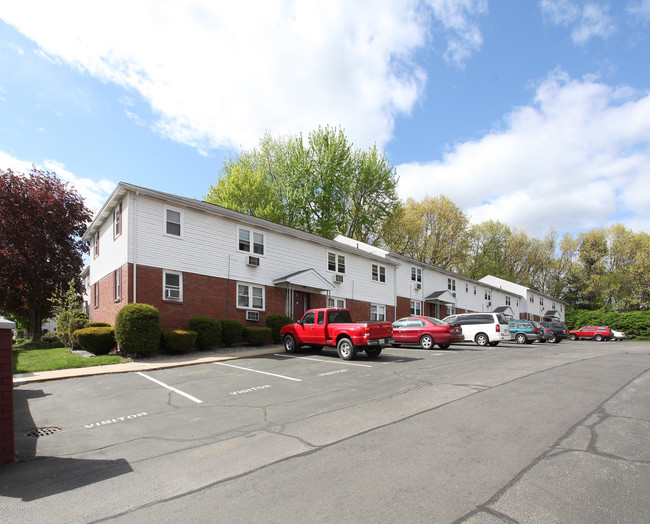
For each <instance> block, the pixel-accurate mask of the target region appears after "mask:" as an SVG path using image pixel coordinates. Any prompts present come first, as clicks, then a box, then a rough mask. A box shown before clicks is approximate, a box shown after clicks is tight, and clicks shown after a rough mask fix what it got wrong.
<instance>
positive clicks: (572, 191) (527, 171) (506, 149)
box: [397, 71, 650, 236]
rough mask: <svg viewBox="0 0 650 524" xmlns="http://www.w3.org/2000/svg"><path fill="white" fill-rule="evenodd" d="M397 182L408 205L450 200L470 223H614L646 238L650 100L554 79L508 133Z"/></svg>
mask: <svg viewBox="0 0 650 524" xmlns="http://www.w3.org/2000/svg"><path fill="white" fill-rule="evenodd" d="M397 174H398V175H399V177H400V184H399V190H400V195H401V196H402V198H406V197H413V198H415V199H420V198H421V197H422V196H423V195H424V194H425V193H428V194H429V195H436V194H441V193H442V194H445V195H447V196H448V197H449V198H451V199H452V200H453V201H454V202H456V204H458V205H459V206H461V207H462V208H463V209H464V210H465V211H466V212H467V213H469V214H470V215H471V217H472V222H474V223H477V222H481V221H483V220H487V219H495V220H501V221H502V222H506V223H508V224H510V225H512V226H516V227H519V228H522V229H525V230H526V231H528V232H529V234H532V235H534V236H543V235H544V234H546V232H548V230H549V228H550V227H554V228H555V229H556V230H560V231H571V230H576V229H589V228H593V227H600V226H604V225H607V224H609V223H613V222H621V223H624V224H626V225H628V227H631V228H634V229H637V230H639V229H643V230H646V231H648V230H650V94H649V93H647V92H646V93H638V92H635V91H634V90H632V89H631V88H628V87H612V86H608V85H606V84H602V83H598V82H597V81H596V80H594V79H589V80H582V81H579V80H574V79H571V78H569V77H568V76H567V75H566V74H565V73H563V72H561V71H554V72H553V73H551V74H550V75H549V76H548V78H547V79H546V80H545V81H544V82H542V83H541V84H540V85H539V86H538V88H537V91H536V94H535V98H534V101H533V102H532V103H531V104H530V105H528V106H524V107H518V108H516V109H514V110H513V111H512V112H511V113H510V114H508V115H506V116H505V117H504V119H503V128H502V129H496V130H493V131H492V132H490V133H489V134H487V135H485V136H484V137H483V138H481V139H480V140H476V141H470V142H464V143H460V144H457V145H456V146H455V147H453V149H452V150H450V151H449V152H447V153H446V154H445V155H444V158H443V160H442V161H436V162H431V163H426V164H403V165H400V166H397ZM621 209H624V210H626V211H625V214H623V215H621V214H619V210H621Z"/></svg>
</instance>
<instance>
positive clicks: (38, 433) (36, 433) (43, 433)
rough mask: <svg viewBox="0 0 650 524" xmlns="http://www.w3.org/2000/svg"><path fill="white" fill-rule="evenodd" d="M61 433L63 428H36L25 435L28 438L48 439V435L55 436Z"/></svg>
mask: <svg viewBox="0 0 650 524" xmlns="http://www.w3.org/2000/svg"><path fill="white" fill-rule="evenodd" d="M59 431H61V428H54V427H50V428H34V429H31V430H29V431H26V432H25V433H23V435H25V436H26V437H36V438H38V437H47V436H48V435H54V434H55V433H58V432H59Z"/></svg>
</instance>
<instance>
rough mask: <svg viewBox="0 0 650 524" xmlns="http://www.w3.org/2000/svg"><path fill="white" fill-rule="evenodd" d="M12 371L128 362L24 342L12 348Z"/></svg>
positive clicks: (29, 371) (108, 356) (116, 356)
mask: <svg viewBox="0 0 650 524" xmlns="http://www.w3.org/2000/svg"><path fill="white" fill-rule="evenodd" d="M12 354H13V368H14V373H34V372H35V371H48V370H51V369H68V368H83V367H88V366H103V365H106V364H117V363H119V362H128V361H129V359H125V358H123V357H121V356H119V355H100V356H97V357H88V358H87V357H84V356H82V355H78V354H76V353H70V350H69V349H68V348H61V347H58V348H57V347H51V346H49V345H48V344H43V343H37V344H33V343H31V342H24V343H23V344H16V345H14V347H13V350H12Z"/></svg>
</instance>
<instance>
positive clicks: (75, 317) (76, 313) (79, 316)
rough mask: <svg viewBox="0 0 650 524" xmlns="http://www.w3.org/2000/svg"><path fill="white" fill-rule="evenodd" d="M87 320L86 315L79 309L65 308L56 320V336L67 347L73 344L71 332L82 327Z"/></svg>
mask: <svg viewBox="0 0 650 524" xmlns="http://www.w3.org/2000/svg"><path fill="white" fill-rule="evenodd" d="M87 322H88V316H87V315H86V314H85V313H84V312H83V311H81V310H80V309H73V310H65V311H63V312H62V313H61V314H60V315H59V318H58V319H57V321H56V337H57V338H58V339H59V342H61V344H63V345H64V346H65V347H67V348H71V347H73V345H74V341H73V339H72V333H74V332H75V331H77V329H83V327H84V326H85V325H86V323H87Z"/></svg>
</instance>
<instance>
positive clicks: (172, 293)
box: [165, 289, 181, 300]
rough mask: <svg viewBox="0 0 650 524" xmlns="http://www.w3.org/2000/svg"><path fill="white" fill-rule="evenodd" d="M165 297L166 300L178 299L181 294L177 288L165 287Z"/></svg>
mask: <svg viewBox="0 0 650 524" xmlns="http://www.w3.org/2000/svg"><path fill="white" fill-rule="evenodd" d="M165 298H166V299H167V300H180V298H181V295H180V292H179V291H178V290H177V289H165Z"/></svg>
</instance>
